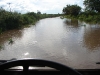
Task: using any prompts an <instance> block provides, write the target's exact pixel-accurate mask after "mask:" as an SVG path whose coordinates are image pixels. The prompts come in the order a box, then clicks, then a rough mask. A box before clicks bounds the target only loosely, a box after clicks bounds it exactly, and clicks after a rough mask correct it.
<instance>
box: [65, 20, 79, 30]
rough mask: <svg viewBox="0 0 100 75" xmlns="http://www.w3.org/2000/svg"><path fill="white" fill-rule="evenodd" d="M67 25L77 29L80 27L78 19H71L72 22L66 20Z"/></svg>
mask: <svg viewBox="0 0 100 75" xmlns="http://www.w3.org/2000/svg"><path fill="white" fill-rule="evenodd" d="M65 24H66V25H68V26H71V27H74V28H77V27H78V26H79V23H78V20H77V19H71V20H68V19H67V20H65Z"/></svg>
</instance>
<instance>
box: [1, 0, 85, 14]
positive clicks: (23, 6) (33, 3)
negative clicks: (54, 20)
mask: <svg viewBox="0 0 100 75" xmlns="http://www.w3.org/2000/svg"><path fill="white" fill-rule="evenodd" d="M8 3H11V4H10V7H11V11H17V12H20V13H26V12H37V10H39V11H41V13H62V9H63V7H65V6H66V5H67V4H77V5H79V6H81V7H84V6H83V0H0V7H3V8H4V9H6V10H8V11H9V10H10V9H9V4H8Z"/></svg>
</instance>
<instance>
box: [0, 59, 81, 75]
mask: <svg viewBox="0 0 100 75" xmlns="http://www.w3.org/2000/svg"><path fill="white" fill-rule="evenodd" d="M15 66H23V71H28V68H29V66H47V67H51V68H54V69H56V70H59V71H62V72H67V73H73V74H75V75H81V74H80V73H79V72H77V71H76V70H74V69H72V68H70V67H68V66H65V65H62V64H60V63H57V62H53V61H48V60H42V59H23V60H11V61H7V62H5V63H2V64H0V70H5V69H8V68H11V67H15Z"/></svg>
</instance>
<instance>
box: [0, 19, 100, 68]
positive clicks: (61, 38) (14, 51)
mask: <svg viewBox="0 0 100 75" xmlns="http://www.w3.org/2000/svg"><path fill="white" fill-rule="evenodd" d="M9 39H12V41H13V42H12V43H9V42H10V41H9ZM0 46H2V48H1V50H0V59H7V60H8V59H11V58H17V59H23V58H34V59H36V58H38V59H47V60H52V61H56V62H59V63H62V64H65V65H68V66H70V67H72V68H75V69H94V68H100V65H97V64H96V62H100V25H89V24H86V23H84V22H80V21H77V20H70V19H60V18H59V17H57V18H47V19H42V20H40V21H38V22H37V23H36V24H35V25H30V27H27V28H23V29H21V30H10V31H6V32H4V33H3V34H1V35H0Z"/></svg>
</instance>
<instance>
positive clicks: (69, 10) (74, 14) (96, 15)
mask: <svg viewBox="0 0 100 75" xmlns="http://www.w3.org/2000/svg"><path fill="white" fill-rule="evenodd" d="M83 4H84V5H85V10H84V11H81V7H80V6H78V5H67V6H66V7H64V8H63V10H62V11H63V13H64V14H65V17H67V18H71V19H79V20H81V21H85V22H88V23H99V24H100V8H99V7H100V0H84V2H83Z"/></svg>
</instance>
